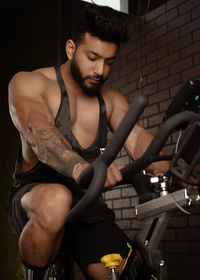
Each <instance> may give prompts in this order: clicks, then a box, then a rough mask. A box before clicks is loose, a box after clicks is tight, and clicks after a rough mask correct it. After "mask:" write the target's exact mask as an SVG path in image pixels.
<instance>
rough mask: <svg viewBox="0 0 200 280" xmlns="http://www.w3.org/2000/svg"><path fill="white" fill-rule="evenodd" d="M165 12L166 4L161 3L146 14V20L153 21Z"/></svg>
mask: <svg viewBox="0 0 200 280" xmlns="http://www.w3.org/2000/svg"><path fill="white" fill-rule="evenodd" d="M164 13H165V5H161V6H159V7H158V8H156V9H154V10H152V11H151V12H149V13H147V14H146V15H145V16H144V20H145V22H148V21H151V20H153V19H155V18H157V17H159V16H161V15H163V14H164Z"/></svg>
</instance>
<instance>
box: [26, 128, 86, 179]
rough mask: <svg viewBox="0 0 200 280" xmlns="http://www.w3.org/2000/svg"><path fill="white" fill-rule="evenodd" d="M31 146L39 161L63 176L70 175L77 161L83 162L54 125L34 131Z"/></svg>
mask: <svg viewBox="0 0 200 280" xmlns="http://www.w3.org/2000/svg"><path fill="white" fill-rule="evenodd" d="M31 146H32V149H33V151H34V152H35V153H36V155H37V156H38V159H39V160H40V161H41V162H43V163H45V164H47V165H49V166H51V167H52V168H53V169H55V170H56V171H58V172H59V173H61V174H63V175H65V176H70V177H71V176H72V172H73V168H74V166H75V165H76V164H77V163H80V162H81V163H85V160H84V159H83V158H81V157H80V156H79V155H78V154H77V153H76V152H74V151H73V150H72V148H71V145H70V144H69V143H68V142H67V141H66V139H65V138H64V136H63V135H62V134H61V133H60V132H59V131H58V130H57V129H56V128H55V127H49V128H45V129H42V130H39V131H36V132H35V133H34V137H33V141H32V145H31Z"/></svg>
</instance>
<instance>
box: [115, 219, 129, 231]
mask: <svg viewBox="0 0 200 280" xmlns="http://www.w3.org/2000/svg"><path fill="white" fill-rule="evenodd" d="M116 224H117V225H118V226H119V227H120V228H121V229H122V230H127V229H131V222H130V220H119V221H116Z"/></svg>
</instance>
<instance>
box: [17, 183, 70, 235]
mask: <svg viewBox="0 0 200 280" xmlns="http://www.w3.org/2000/svg"><path fill="white" fill-rule="evenodd" d="M21 203H22V208H23V209H24V211H25V212H26V214H27V217H28V218H29V219H35V220H37V222H39V223H40V225H41V226H42V227H44V228H51V229H52V231H54V230H56V231H57V229H58V228H60V227H62V226H63V225H64V224H65V219H66V215H67V213H68V212H69V210H70V208H71V204H72V194H71V192H70V191H69V189H67V188H66V187H65V186H63V185H61V184H40V185H38V186H36V187H34V188H33V189H32V190H31V191H30V192H28V193H26V194H25V195H24V196H23V197H22V199H21Z"/></svg>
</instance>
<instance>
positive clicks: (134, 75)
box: [128, 70, 141, 82]
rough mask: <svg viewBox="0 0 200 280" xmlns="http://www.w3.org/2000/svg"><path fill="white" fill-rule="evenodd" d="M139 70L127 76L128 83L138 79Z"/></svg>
mask: <svg viewBox="0 0 200 280" xmlns="http://www.w3.org/2000/svg"><path fill="white" fill-rule="evenodd" d="M140 74H141V72H140V70H136V71H134V72H132V73H131V74H129V75H128V82H132V81H136V80H137V79H139V78H140Z"/></svg>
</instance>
